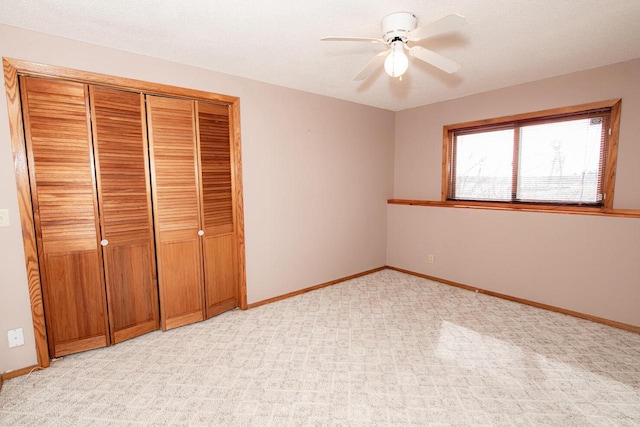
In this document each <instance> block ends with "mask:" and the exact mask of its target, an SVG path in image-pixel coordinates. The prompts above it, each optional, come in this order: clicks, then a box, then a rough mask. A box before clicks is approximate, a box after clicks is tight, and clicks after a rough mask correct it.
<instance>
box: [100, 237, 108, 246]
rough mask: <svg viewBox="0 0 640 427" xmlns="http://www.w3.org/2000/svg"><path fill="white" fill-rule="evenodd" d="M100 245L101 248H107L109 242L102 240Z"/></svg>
mask: <svg viewBox="0 0 640 427" xmlns="http://www.w3.org/2000/svg"><path fill="white" fill-rule="evenodd" d="M100 244H101V245H102V246H107V245H108V244H109V241H108V240H107V239H103V240H101V241H100Z"/></svg>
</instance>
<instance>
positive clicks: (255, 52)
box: [0, 0, 640, 111]
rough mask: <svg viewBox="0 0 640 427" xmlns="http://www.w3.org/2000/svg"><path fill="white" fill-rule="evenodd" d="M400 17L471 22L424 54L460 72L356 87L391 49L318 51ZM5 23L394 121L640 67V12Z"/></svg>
mask: <svg viewBox="0 0 640 427" xmlns="http://www.w3.org/2000/svg"><path fill="white" fill-rule="evenodd" d="M399 11H409V12H413V13H414V14H415V15H416V16H417V17H418V20H419V21H418V26H421V25H424V24H425V23H428V22H431V21H434V20H436V19H439V18H441V17H443V16H445V15H448V14H450V13H458V14H461V15H464V16H465V17H466V18H467V21H468V25H467V26H466V27H465V28H464V30H463V31H461V32H459V33H456V34H453V35H451V36H450V37H447V38H440V39H432V40H430V41H425V42H422V43H421V44H422V45H423V46H424V47H427V48H429V49H432V50H434V51H436V52H438V53H441V54H443V55H445V56H447V57H449V58H451V59H453V60H455V61H457V62H459V63H460V64H462V69H461V70H460V71H459V72H458V73H456V74H453V75H448V74H445V73H443V72H442V71H439V70H438V69H435V68H433V67H431V66H429V65H426V64H424V63H421V62H419V61H418V60H416V59H411V60H410V61H411V63H410V66H409V71H408V72H407V73H406V74H405V76H404V77H403V79H402V81H398V80H397V79H392V78H390V77H388V76H387V75H386V74H384V72H383V71H382V70H379V71H378V72H376V73H374V74H373V75H372V76H371V77H370V78H369V79H367V80H365V81H364V82H354V81H352V80H351V78H352V77H353V76H354V75H355V74H356V73H357V72H358V71H359V70H360V69H361V68H362V67H363V66H364V65H365V64H366V63H367V62H368V61H369V59H370V58H372V57H373V56H374V55H375V54H376V53H378V52H380V51H381V49H382V48H383V47H382V46H381V45H374V44H368V43H353V42H321V41H320V37H322V36H328V35H334V36H335V35H340V36H364V37H380V36H381V34H380V20H381V19H382V17H383V16H385V15H387V14H389V13H393V12H399ZM0 23H4V24H8V25H13V26H17V27H22V28H27V29H31V30H36V31H40V32H44V33H49V34H55V35H58V36H63V37H67V38H71V39H76V40H82V41H86V42H90V43H94V44H98V45H101V46H107V47H112V48H116V49H121V50H125V51H129V52H135V53H140V54H144V55H149V56H153V57H157V58H163V59H167V60H170V61H174V62H180V63H184V64H189V65H194V66H198V67H202V68H206V69H210V70H216V71H220V72H224V73H228V74H234V75H237V76H242V77H247V78H250V79H254V80H259V81H263V82H268V83H272V84H276V85H280V86H285V87H289V88H294V89H299V90H303V91H307V92H313V93H317V94H322V95H326V96H330V97H335V98H341V99H346V100H350V101H353V102H357V103H361V104H366V105H372V106H376V107H380V108H384V109H388V110H393V111H399V110H403V109H406V108H411V107H416V106H420V105H425V104H430V103H434V102H438V101H442V100H446V99H451V98H456V97H460V96H464V95H469V94H473V93H479V92H484V91H487V90H491V89H496V88H500V87H506V86H512V85H515V84H519V83H524V82H528V81H533V80H538V79H541V78H545V77H551V76H556V75H561V74H566V73H570V72H574V71H579V70H584V69H588V68H593V67H598V66H601V65H606V64H611V63H615V62H621V61H625V60H629V59H634V58H640V0H406V1H405V0H398V1H390V0H325V1H321V0H135V1H134V0H108V1H105V0H65V1H63V0H59V1H54V0H0ZM639 77H640V76H639Z"/></svg>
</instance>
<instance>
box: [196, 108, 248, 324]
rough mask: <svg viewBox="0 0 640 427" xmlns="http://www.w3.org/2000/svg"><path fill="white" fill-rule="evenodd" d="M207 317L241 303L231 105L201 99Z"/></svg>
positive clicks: (200, 129)
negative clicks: (235, 215)
mask: <svg viewBox="0 0 640 427" xmlns="http://www.w3.org/2000/svg"><path fill="white" fill-rule="evenodd" d="M197 104H198V136H199V146H200V164H201V171H202V172H201V175H202V212H203V224H204V232H205V233H204V262H205V278H206V279H205V293H206V307H207V310H206V311H207V313H206V314H207V317H211V316H215V315H217V314H220V313H222V312H224V311H227V310H230V309H232V308H234V307H237V306H238V282H237V276H238V275H237V254H236V235H235V224H234V210H233V206H234V203H233V202H234V200H233V194H234V193H233V179H232V173H231V165H232V164H233V159H232V154H231V145H230V130H229V108H228V106H224V105H215V104H208V103H204V102H198V103H197Z"/></svg>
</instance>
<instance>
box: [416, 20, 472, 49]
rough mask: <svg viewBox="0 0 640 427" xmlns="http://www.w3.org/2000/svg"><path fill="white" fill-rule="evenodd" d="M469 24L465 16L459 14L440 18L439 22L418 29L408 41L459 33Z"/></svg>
mask: <svg viewBox="0 0 640 427" xmlns="http://www.w3.org/2000/svg"><path fill="white" fill-rule="evenodd" d="M466 23H467V20H466V19H465V17H464V16H462V15H458V14H455V13H454V14H451V15H447V16H445V17H444V18H440V19H438V20H437V21H433V22H431V23H429V24H427V25H425V26H424V27H418V28H416V29H415V30H413V31H411V32H410V33H409V37H408V39H409V40H410V41H413V42H415V41H418V40H423V39H427V38H429V37H433V36H437V35H438V34H443V33H450V32H452V31H457V30H459V29H460V28H462V27H463V26H464V25H465V24H466Z"/></svg>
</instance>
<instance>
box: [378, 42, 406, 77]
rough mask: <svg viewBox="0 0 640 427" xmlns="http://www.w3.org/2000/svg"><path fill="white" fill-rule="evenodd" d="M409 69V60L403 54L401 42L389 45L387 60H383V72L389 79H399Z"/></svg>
mask: <svg viewBox="0 0 640 427" xmlns="http://www.w3.org/2000/svg"><path fill="white" fill-rule="evenodd" d="M407 68H409V58H407V55H406V54H405V53H404V46H403V43H402V41H401V40H396V41H394V42H392V43H391V49H390V50H389V55H387V59H385V60H384V70H385V71H386V72H387V74H388V75H389V76H391V77H400V76H401V75H403V74H404V73H405V72H406V71H407Z"/></svg>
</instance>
